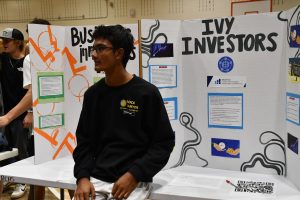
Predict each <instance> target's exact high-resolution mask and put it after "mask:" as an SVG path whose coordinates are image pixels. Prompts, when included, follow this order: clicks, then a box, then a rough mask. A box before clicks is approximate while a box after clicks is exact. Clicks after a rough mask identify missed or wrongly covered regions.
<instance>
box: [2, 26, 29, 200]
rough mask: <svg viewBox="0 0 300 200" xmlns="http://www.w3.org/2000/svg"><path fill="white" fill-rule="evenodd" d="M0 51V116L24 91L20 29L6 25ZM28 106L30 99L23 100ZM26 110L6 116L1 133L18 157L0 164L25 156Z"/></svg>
mask: <svg viewBox="0 0 300 200" xmlns="http://www.w3.org/2000/svg"><path fill="white" fill-rule="evenodd" d="M0 39H2V44H3V49H4V50H3V52H2V53H1V54H0V66H1V67H0V83H1V87H2V98H3V106H4V110H3V111H4V115H6V114H8V113H9V111H10V110H11V109H13V108H14V107H15V106H16V105H17V104H18V103H19V102H20V101H21V99H22V98H23V97H24V96H25V95H26V92H27V90H26V89H24V88H23V61H24V53H23V49H24V36H23V34H22V32H21V31H19V30H18V29H15V28H6V29H4V30H3V31H2V32H1V35H0ZM25 103H26V104H28V106H29V107H30V105H31V104H32V103H31V99H29V100H28V101H27V102H25ZM26 110H27V109H24V110H23V111H22V112H21V113H22V114H20V115H19V116H16V117H11V116H10V115H6V116H7V118H6V119H8V123H7V124H6V125H5V130H4V135H5V137H6V138H7V141H8V144H9V146H10V147H12V148H17V149H18V156H17V157H15V158H13V159H9V160H6V161H5V162H4V163H3V164H4V165H5V164H9V163H12V162H15V161H18V160H21V159H24V158H27V157H28V152H27V143H28V137H29V135H30V132H29V129H28V128H24V127H23V120H24V117H25V116H26V114H27V112H26ZM25 189H26V186H25V185H21V184H17V186H16V191H17V193H14V192H15V191H14V192H13V193H12V197H13V198H18V197H21V196H23V195H24V194H25Z"/></svg>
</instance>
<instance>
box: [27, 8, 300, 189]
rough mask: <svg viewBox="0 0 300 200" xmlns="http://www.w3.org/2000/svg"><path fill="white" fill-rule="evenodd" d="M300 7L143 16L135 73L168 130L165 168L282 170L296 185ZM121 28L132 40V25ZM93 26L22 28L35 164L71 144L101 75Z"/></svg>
mask: <svg viewBox="0 0 300 200" xmlns="http://www.w3.org/2000/svg"><path fill="white" fill-rule="evenodd" d="M299 13H300V9H299V7H297V8H293V9H291V10H288V11H284V12H278V13H277V12H274V13H264V14H257V15H256V14H255V15H245V16H235V17H224V18H216V19H199V20H149V19H148V20H141V23H140V26H141V27H140V30H141V32H140V34H141V35H140V39H141V41H140V42H141V46H140V49H141V59H142V60H141V65H142V66H140V67H141V68H142V74H143V78H144V79H146V80H148V81H149V82H151V83H153V84H154V85H156V86H157V87H158V88H159V90H160V92H161V94H162V96H163V100H164V103H165V107H166V109H167V112H168V115H169V119H170V121H171V124H172V127H173V129H174V131H175V135H176V145H175V147H174V150H173V152H172V154H171V157H170V160H169V162H168V164H167V166H166V168H172V167H177V166H182V165H191V166H201V167H207V168H217V169H226V170H234V171H244V172H256V173H266V174H278V175H284V176H285V175H286V176H287V177H288V178H289V179H291V180H292V181H293V182H294V183H295V184H296V185H297V186H298V188H300V181H299V179H300V175H299V173H297V170H298V166H300V160H299V154H298V138H299V137H300V120H299V119H300V112H299V110H300V106H299V105H300V87H299V86H300V60H299V56H300V53H299V48H300V25H299V20H298V16H299ZM126 26H127V27H129V28H130V29H131V30H132V32H133V35H134V37H135V38H136V39H137V38H138V26H137V25H126ZM93 29H94V27H93V26H79V27H61V26H43V25H29V36H30V39H29V42H30V58H31V72H32V87H33V111H34V134H35V153H36V155H35V163H42V162H45V161H48V160H52V159H56V158H58V157H62V156H65V155H68V154H70V153H71V152H72V151H73V150H74V148H75V146H76V138H75V131H76V127H77V122H78V118H79V114H80V110H81V106H82V101H83V95H84V92H85V91H86V89H87V88H88V87H89V86H91V85H92V84H93V83H94V82H96V81H97V80H98V79H99V78H100V77H102V76H103V75H101V74H96V73H95V71H94V63H93V61H92V59H91V57H90V55H89V54H88V52H90V51H89V48H90V46H92V41H91V36H90V34H91V33H92V31H93ZM137 44H138V42H136V46H137V49H138V45H137ZM137 49H136V56H137V58H138V57H139V54H138V50H137ZM138 65H139V63H138V59H135V60H133V61H130V62H129V63H128V69H129V71H130V72H131V73H135V74H139V71H138Z"/></svg>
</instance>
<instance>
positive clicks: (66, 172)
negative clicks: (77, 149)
mask: <svg viewBox="0 0 300 200" xmlns="http://www.w3.org/2000/svg"><path fill="white" fill-rule="evenodd" d="M73 166H74V161H73V159H72V157H71V156H68V157H64V158H60V159H56V160H53V161H49V162H45V163H42V164H38V165H35V164H34V157H30V158H26V159H24V160H21V161H18V162H15V163H12V164H10V165H6V166H4V167H1V168H0V178H1V180H3V181H9V182H15V183H25V184H30V185H40V186H46V187H55V188H63V189H70V190H75V188H76V179H75V178H74V176H73ZM60 195H61V199H64V192H63V190H61V192H60Z"/></svg>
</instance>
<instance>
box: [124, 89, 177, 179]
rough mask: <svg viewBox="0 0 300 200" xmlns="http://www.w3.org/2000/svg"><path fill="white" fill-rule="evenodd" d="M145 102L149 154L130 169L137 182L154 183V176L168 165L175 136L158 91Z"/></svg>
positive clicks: (145, 124)
mask: <svg viewBox="0 0 300 200" xmlns="http://www.w3.org/2000/svg"><path fill="white" fill-rule="evenodd" d="M155 89H156V88H155ZM145 102H146V103H145V104H144V109H143V112H144V113H143V119H142V121H143V128H144V129H145V131H146V132H147V134H149V135H150V138H151V139H150V145H149V147H148V150H147V152H146V153H145V154H144V156H142V157H140V158H139V159H137V160H136V161H135V162H134V163H133V165H132V167H131V168H130V169H129V172H130V173H131V174H132V175H133V176H134V177H135V178H136V179H137V181H150V180H151V181H152V178H153V176H154V175H155V174H157V173H158V172H159V171H160V170H161V169H162V168H163V167H164V166H165V165H166V164H167V162H168V160H169V157H170V154H171V152H172V150H173V148H174V146H175V134H174V132H173V130H172V127H171V124H170V121H169V118H168V114H167V112H166V109H165V106H164V102H163V99H162V97H161V95H160V93H159V91H158V89H156V90H155V92H154V95H151V96H150V98H147V100H145Z"/></svg>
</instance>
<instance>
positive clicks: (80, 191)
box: [74, 178, 96, 200]
mask: <svg viewBox="0 0 300 200" xmlns="http://www.w3.org/2000/svg"><path fill="white" fill-rule="evenodd" d="M90 194H91V196H92V199H95V198H96V196H95V188H94V185H93V184H92V183H91V182H90V180H89V179H88V178H81V179H80V180H79V181H78V183H77V188H76V190H75V195H74V199H75V200H89V199H90V198H89V197H90Z"/></svg>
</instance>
